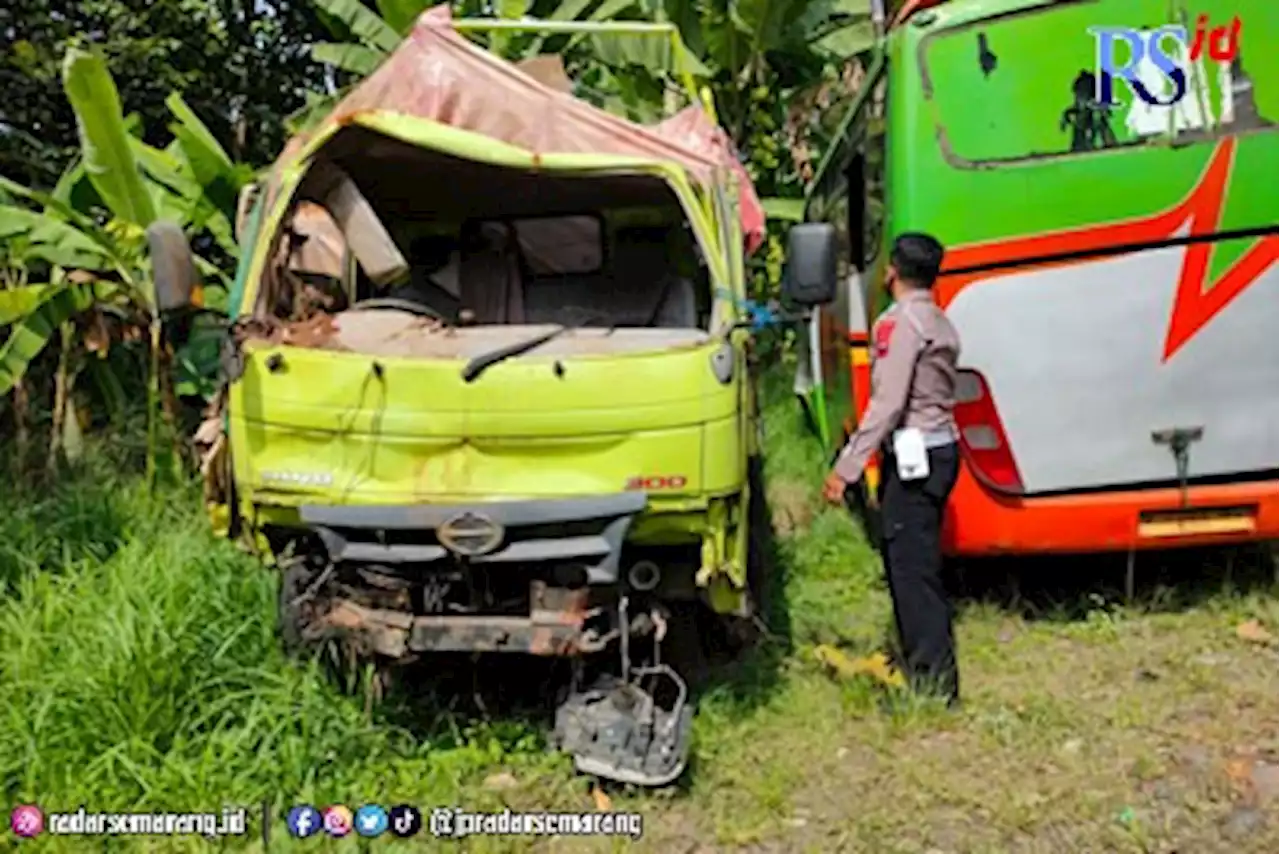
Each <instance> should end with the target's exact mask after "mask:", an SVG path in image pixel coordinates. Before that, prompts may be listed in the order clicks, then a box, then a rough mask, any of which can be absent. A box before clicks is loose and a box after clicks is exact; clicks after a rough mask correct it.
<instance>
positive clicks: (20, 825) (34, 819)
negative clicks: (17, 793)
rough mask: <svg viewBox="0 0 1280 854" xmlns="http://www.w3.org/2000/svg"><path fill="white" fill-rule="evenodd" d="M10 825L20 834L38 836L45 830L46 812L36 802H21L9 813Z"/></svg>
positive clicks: (28, 836)
mask: <svg viewBox="0 0 1280 854" xmlns="http://www.w3.org/2000/svg"><path fill="white" fill-rule="evenodd" d="M9 827H11V828H13V832H14V833H16V834H17V835H18V836H23V837H26V838H28V839H29V838H31V837H32V836H37V835H39V833H40V832H41V831H42V830H44V813H43V812H41V811H40V807H38V806H35V805H34V804H19V805H18V806H16V807H14V808H13V812H11V813H10V814H9Z"/></svg>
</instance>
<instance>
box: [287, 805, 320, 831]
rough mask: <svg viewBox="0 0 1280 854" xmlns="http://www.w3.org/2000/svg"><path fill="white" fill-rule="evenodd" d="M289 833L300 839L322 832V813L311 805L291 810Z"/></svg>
mask: <svg viewBox="0 0 1280 854" xmlns="http://www.w3.org/2000/svg"><path fill="white" fill-rule="evenodd" d="M288 823H289V832H290V833H292V834H293V835H294V836H296V837H298V838H299V839H301V838H304V837H307V836H310V835H311V834H313V833H315V832H317V831H318V830H320V811H319V810H317V809H316V808H315V807H313V806H311V805H309V804H308V805H306V806H300V807H294V808H293V809H291V810H289V818H288Z"/></svg>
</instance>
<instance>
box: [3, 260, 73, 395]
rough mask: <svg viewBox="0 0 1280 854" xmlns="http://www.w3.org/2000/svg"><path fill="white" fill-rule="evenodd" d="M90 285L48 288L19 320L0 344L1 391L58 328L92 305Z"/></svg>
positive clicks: (5, 390)
mask: <svg viewBox="0 0 1280 854" xmlns="http://www.w3.org/2000/svg"><path fill="white" fill-rule="evenodd" d="M94 294H95V288H94V286H93V285H63V286H58V287H55V288H51V289H50V290H49V291H48V293H47V294H46V296H45V299H43V300H41V302H40V303H39V304H38V305H37V306H36V307H35V308H34V309H33V310H32V311H30V312H29V313H28V314H27V315H26V316H25V317H24V318H23V319H22V320H21V321H19V322H18V323H15V324H14V326H13V329H12V331H11V332H10V333H9V338H8V340H7V341H5V343H4V345H3V346H0V395H5V394H8V393H9V391H10V390H11V389H12V388H13V387H14V385H15V384H16V383H17V382H18V380H20V379H22V376H23V374H25V373H26V370H27V366H28V365H30V364H31V361H32V360H33V359H35V357H36V356H38V355H40V352H41V351H42V350H44V348H45V347H46V346H48V344H49V341H50V340H51V339H52V338H53V336H54V334H55V333H56V332H57V331H58V328H59V327H60V326H61V325H62V324H63V323H66V322H67V321H68V320H70V319H71V318H73V317H75V316H76V315H77V314H79V313H80V312H82V311H84V310H85V309H87V308H88V307H89V306H91V305H93V301H94Z"/></svg>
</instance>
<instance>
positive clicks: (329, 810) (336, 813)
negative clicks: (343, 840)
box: [324, 804, 352, 836]
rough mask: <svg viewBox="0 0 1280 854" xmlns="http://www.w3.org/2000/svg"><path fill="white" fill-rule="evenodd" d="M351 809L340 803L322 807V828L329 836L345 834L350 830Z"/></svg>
mask: <svg viewBox="0 0 1280 854" xmlns="http://www.w3.org/2000/svg"><path fill="white" fill-rule="evenodd" d="M351 826H352V820H351V810H349V809H347V808H346V807H344V806H343V805H342V804H334V805H333V806H331V807H325V809H324V829H325V832H326V833H328V834H329V835H330V836H346V835H347V834H348V833H350V832H351Z"/></svg>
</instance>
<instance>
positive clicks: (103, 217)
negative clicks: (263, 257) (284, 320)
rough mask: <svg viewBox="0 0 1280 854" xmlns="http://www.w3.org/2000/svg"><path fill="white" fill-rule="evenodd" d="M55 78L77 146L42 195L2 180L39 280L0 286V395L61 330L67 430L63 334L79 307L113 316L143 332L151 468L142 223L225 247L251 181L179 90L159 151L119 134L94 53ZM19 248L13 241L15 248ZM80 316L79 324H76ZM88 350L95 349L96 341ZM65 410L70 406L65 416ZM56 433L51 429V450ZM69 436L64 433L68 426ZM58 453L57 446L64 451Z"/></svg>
mask: <svg viewBox="0 0 1280 854" xmlns="http://www.w3.org/2000/svg"><path fill="white" fill-rule="evenodd" d="M63 86H64V89H65V91H66V94H67V98H68V100H69V102H70V104H71V106H72V109H73V110H74V112H75V114H76V120H77V128H78V132H79V137H80V147H81V148H80V154H79V157H78V158H77V159H76V161H75V162H73V163H72V164H71V166H70V167H69V168H68V169H67V170H66V172H65V173H64V175H63V177H62V180H60V181H59V182H58V186H56V187H55V188H54V190H53V191H52V192H51V193H44V192H40V191H37V190H33V189H30V188H27V187H24V186H22V185H19V184H17V183H15V182H12V181H8V180H6V179H3V178H0V191H3V193H4V196H5V198H4V199H3V200H0V241H3V242H5V243H6V244H8V246H9V247H10V253H9V255H10V257H9V258H8V263H9V265H10V266H12V265H13V264H14V263H15V259H16V260H17V261H19V262H21V264H22V265H23V266H24V268H25V269H26V270H28V271H29V270H44V271H47V278H46V279H45V280H42V281H40V282H36V283H30V282H29V281H28V280H27V277H26V276H25V275H24V277H23V280H22V284H21V285H19V286H16V287H10V288H7V289H5V290H3V291H0V327H4V326H8V327H10V328H9V333H8V337H7V339H6V340H5V341H4V343H3V344H2V345H0V394H5V393H8V392H9V391H10V390H11V389H14V388H15V387H16V386H17V384H18V383H20V382H21V380H22V377H23V375H24V373H25V372H26V370H27V367H28V366H29V365H30V364H31V362H32V360H33V359H35V357H36V356H38V355H39V354H40V353H41V352H43V351H44V350H45V348H46V347H48V346H49V345H50V344H51V343H52V342H53V341H54V340H55V338H57V337H61V339H62V345H63V346H62V352H61V353H60V358H59V368H58V374H57V377H56V378H55V387H56V394H55V396H56V401H55V407H54V421H55V428H63V429H64V430H65V431H71V432H72V433H73V432H74V430H75V428H76V427H77V426H78V425H77V424H76V423H75V419H74V417H73V413H72V410H73V404H72V395H71V391H72V387H73V385H74V381H75V375H76V369H75V366H76V364H77V362H78V352H79V351H82V350H84V349H86V348H85V346H83V345H84V344H85V342H78V341H75V340H72V336H74V334H75V327H76V323H77V321H83V320H84V318H85V317H86V315H90V314H92V315H100V314H102V313H106V314H110V315H114V316H115V317H117V318H120V319H121V320H123V321H124V323H125V324H126V325H130V326H131V327H132V328H135V329H136V328H142V329H146V330H147V331H148V332H149V336H148V353H149V367H148V378H147V379H148V382H147V387H148V390H149V391H148V398H149V400H148V402H149V404H150V405H149V407H148V412H149V419H150V422H151V426H150V429H149V431H148V432H149V436H150V437H151V441H150V442H149V444H150V446H151V450H152V453H151V454H149V455H148V456H149V468H151V470H152V471H151V473H154V471H155V462H156V460H157V457H159V456H161V455H163V449H161V448H160V447H159V442H158V431H157V425H156V424H155V423H154V422H155V416H156V413H157V410H158V409H160V410H163V412H164V415H165V416H166V417H167V416H170V415H171V411H172V407H171V406H164V405H162V404H163V401H162V400H161V398H162V393H163V392H164V391H165V390H166V389H167V387H166V386H165V385H164V383H165V378H164V377H163V376H162V370H163V369H166V368H167V361H168V354H167V353H165V352H163V348H162V341H161V334H160V328H159V312H158V310H157V309H158V306H157V300H156V293H155V289H154V284H153V281H152V277H151V264H150V258H149V257H148V251H147V237H146V235H147V229H148V228H149V227H151V226H153V225H155V224H156V223H157V222H160V221H162V220H164V221H170V222H174V223H176V224H178V225H180V226H182V227H183V228H185V229H186V230H188V231H190V232H192V233H195V232H207V233H208V234H210V235H211V236H212V238H213V239H214V240H215V241H216V242H217V243H218V244H219V245H220V246H222V247H223V248H224V250H226V251H228V252H234V250H235V244H234V239H233V237H232V227H231V222H232V220H233V217H234V209H235V198H236V195H237V193H238V190H239V188H240V186H243V184H244V183H245V182H247V181H248V180H250V179H251V178H252V172H251V171H250V170H248V169H247V168H246V167H243V166H238V165H236V164H233V163H232V161H231V160H230V158H229V157H227V155H226V153H225V151H223V149H222V148H221V147H220V146H219V145H218V143H217V142H216V140H215V139H214V138H213V136H212V134H210V133H209V131H208V129H207V128H206V127H205V126H204V124H203V123H201V122H200V121H199V119H198V118H197V117H196V116H195V114H194V113H193V112H192V111H191V110H190V109H189V108H188V107H187V106H186V104H185V103H183V101H182V99H181V98H180V97H179V96H178V95H176V94H175V95H173V96H171V97H170V98H169V100H168V102H167V103H168V106H169V109H170V112H171V113H172V114H173V116H174V123H173V124H172V125H171V128H170V129H171V131H172V132H173V135H174V142H173V144H171V145H170V146H169V147H168V148H166V149H163V150H162V149H157V148H154V147H152V146H149V145H146V144H145V143H143V142H142V141H141V140H140V139H138V138H137V137H136V136H134V135H133V134H132V133H130V132H129V126H128V122H127V121H126V119H125V117H124V115H123V111H122V108H121V104H120V98H119V94H118V92H117V90H116V87H115V83H114V81H113V80H112V79H111V75H110V74H109V72H108V71H107V68H106V64H105V62H104V60H103V59H102V57H101V56H100V55H99V54H97V53H96V52H94V51H92V50H88V49H83V48H80V47H73V48H72V49H71V50H70V51H68V53H67V56H66V59H65V61H64V64H63ZM15 247H16V250H15ZM17 250H20V252H19V251H17ZM197 263H198V264H199V265H200V266H201V268H202V269H203V271H204V272H205V273H206V276H207V277H208V278H211V279H213V280H214V281H216V280H217V279H218V277H219V276H220V275H221V274H220V273H219V272H218V270H217V268H216V267H214V266H213V265H212V264H211V263H209V262H208V261H203V260H202V261H199V262H197ZM81 325H85V324H83V323H82V324H81ZM95 343H96V344H97V346H91V347H88V349H97V350H99V351H100V352H101V351H104V348H103V346H102V344H101V342H100V341H99V342H95ZM69 413H72V414H69ZM62 432H63V431H62V430H60V429H55V431H54V440H53V441H54V443H55V447H53V448H51V455H50V457H51V459H53V458H54V457H56V452H57V451H58V450H59V449H58V448H57V447H56V445H57V443H58V442H59V441H60V438H59V437H60V435H62ZM68 435H69V434H68ZM64 450H65V449H64Z"/></svg>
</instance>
